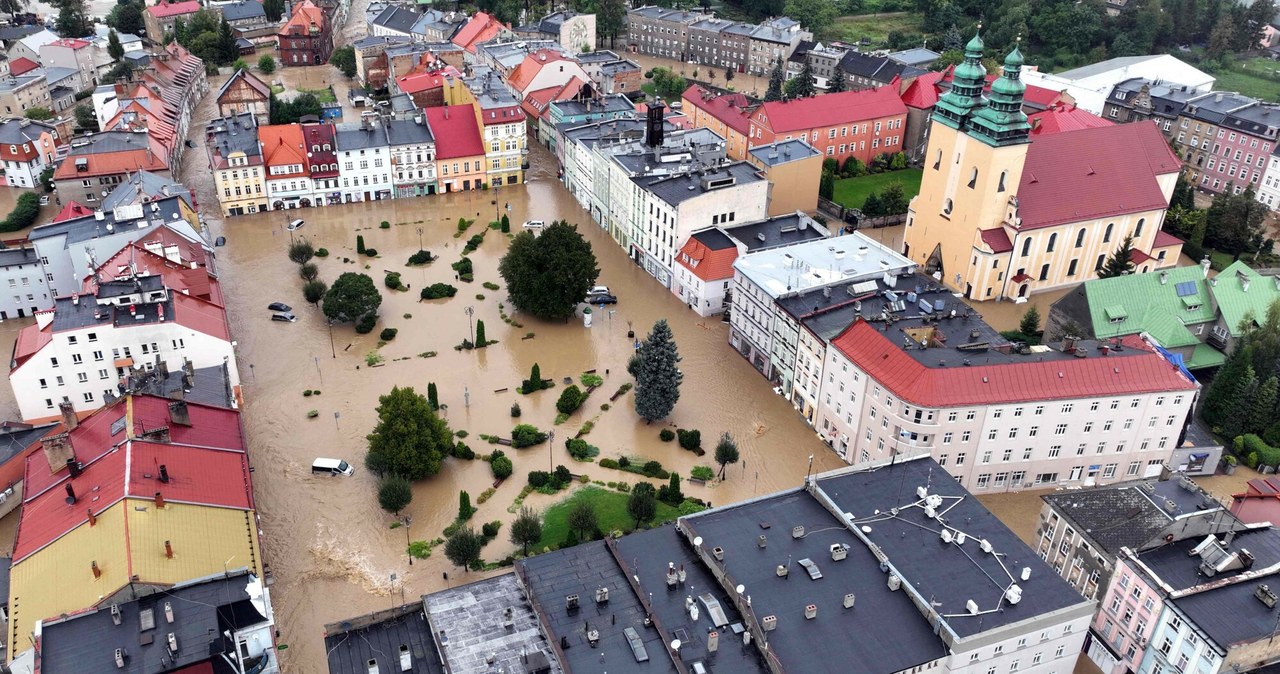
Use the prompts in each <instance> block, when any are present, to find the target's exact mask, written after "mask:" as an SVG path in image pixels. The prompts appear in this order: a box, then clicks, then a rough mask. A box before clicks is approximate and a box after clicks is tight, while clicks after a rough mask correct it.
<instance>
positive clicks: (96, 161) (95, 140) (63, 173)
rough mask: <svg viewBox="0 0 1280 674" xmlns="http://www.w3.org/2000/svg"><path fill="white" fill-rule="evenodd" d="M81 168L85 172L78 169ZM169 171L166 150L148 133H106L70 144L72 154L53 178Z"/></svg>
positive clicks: (64, 160)
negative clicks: (82, 167) (83, 168)
mask: <svg viewBox="0 0 1280 674" xmlns="http://www.w3.org/2000/svg"><path fill="white" fill-rule="evenodd" d="M80 166H84V167H85V170H83V171H81V170H79V167H80ZM168 170H169V153H168V148H166V147H165V146H164V145H163V144H162V143H161V142H160V141H159V140H158V139H156V138H153V137H151V135H150V134H146V133H132V132H116V133H113V132H105V133H100V134H97V135H95V136H92V137H90V138H87V139H84V140H79V139H78V140H77V141H76V142H75V143H73V144H72V145H71V153H70V154H68V155H67V156H66V157H65V158H64V159H63V160H62V162H61V163H60V164H58V168H57V170H56V171H54V174H53V179H54V180H68V179H75V178H88V177H93V176H102V175H112V174H116V173H126V172H132V171H168Z"/></svg>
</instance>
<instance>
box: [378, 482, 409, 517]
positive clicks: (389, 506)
mask: <svg viewBox="0 0 1280 674" xmlns="http://www.w3.org/2000/svg"><path fill="white" fill-rule="evenodd" d="M412 500H413V489H412V488H411V487H410V486H409V481H408V480H406V479H404V478H403V477H400V476H399V475H388V476H387V477H385V478H383V480H382V483H381V484H379V485H378V505H380V506H382V509H383V510H385V511H387V512H389V513H398V512H400V511H401V510H404V508H405V506H407V505H409V502H410V501H412Z"/></svg>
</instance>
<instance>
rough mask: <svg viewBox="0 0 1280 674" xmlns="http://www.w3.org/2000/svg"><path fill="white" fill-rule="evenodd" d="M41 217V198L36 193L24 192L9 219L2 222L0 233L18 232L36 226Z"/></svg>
mask: <svg viewBox="0 0 1280 674" xmlns="http://www.w3.org/2000/svg"><path fill="white" fill-rule="evenodd" d="M39 217H40V197H38V196H36V193H35V192H23V193H22V194H21V195H20V196H19V197H18V202H17V203H16V204H14V206H13V210H12V211H10V212H9V217H7V218H5V219H4V220H3V221H0V232H16V231H18V230H20V229H26V228H27V227H30V226H31V225H34V224H35V222H36V219H37V218H39Z"/></svg>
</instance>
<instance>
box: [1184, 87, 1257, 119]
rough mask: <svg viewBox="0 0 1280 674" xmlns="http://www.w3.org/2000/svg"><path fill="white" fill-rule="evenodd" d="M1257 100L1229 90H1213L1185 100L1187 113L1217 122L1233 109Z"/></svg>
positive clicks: (1253, 103)
mask: <svg viewBox="0 0 1280 674" xmlns="http://www.w3.org/2000/svg"><path fill="white" fill-rule="evenodd" d="M1257 102H1258V101H1257V100H1255V99H1253V98H1249V97H1248V96H1242V95H1240V94H1237V93H1234V92H1229V91H1215V92H1212V93H1208V94H1204V95H1203V96H1200V97H1198V98H1194V99H1192V100H1190V101H1188V102H1187V114H1189V115H1191V116H1192V117H1194V118H1196V119H1199V120H1202V121H1206V122H1209V123H1211V124H1217V123H1219V122H1221V121H1222V120H1223V118H1224V117H1226V116H1227V114H1228V113H1230V112H1231V111H1233V110H1237V109H1239V108H1243V107H1247V106H1250V105H1255V104H1257Z"/></svg>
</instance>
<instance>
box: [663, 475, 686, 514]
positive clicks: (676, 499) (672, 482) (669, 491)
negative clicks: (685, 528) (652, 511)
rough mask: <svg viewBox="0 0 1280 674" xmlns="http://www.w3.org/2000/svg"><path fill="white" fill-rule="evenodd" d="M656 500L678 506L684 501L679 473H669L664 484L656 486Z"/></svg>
mask: <svg viewBox="0 0 1280 674" xmlns="http://www.w3.org/2000/svg"><path fill="white" fill-rule="evenodd" d="M658 500H659V501H662V502H663V503H666V504H668V505H673V506H678V505H680V502H681V501H684V492H682V491H680V475H679V474H678V473H671V478H670V479H669V480H668V481H667V483H666V484H664V485H662V486H661V487H658Z"/></svg>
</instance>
